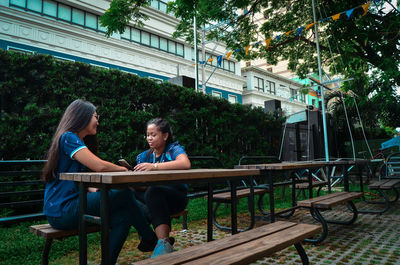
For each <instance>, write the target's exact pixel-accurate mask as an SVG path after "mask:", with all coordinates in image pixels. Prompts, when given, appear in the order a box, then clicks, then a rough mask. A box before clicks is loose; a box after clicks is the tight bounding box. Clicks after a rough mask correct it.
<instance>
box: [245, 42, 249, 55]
mask: <svg viewBox="0 0 400 265" xmlns="http://www.w3.org/2000/svg"><path fill="white" fill-rule="evenodd" d="M249 49H250V44H249V45H247V46H246V51H245V54H246V55H247V53H248V52H249Z"/></svg>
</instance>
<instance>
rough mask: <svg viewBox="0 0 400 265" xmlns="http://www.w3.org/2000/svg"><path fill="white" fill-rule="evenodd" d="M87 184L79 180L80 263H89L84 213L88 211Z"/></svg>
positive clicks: (84, 264) (81, 264)
mask: <svg viewBox="0 0 400 265" xmlns="http://www.w3.org/2000/svg"><path fill="white" fill-rule="evenodd" d="M86 193H87V191H86V186H85V185H84V183H83V182H79V264H80V265H86V264H87V235H86V232H87V224H86V221H85V219H84V215H85V214H86V211H87V198H86Z"/></svg>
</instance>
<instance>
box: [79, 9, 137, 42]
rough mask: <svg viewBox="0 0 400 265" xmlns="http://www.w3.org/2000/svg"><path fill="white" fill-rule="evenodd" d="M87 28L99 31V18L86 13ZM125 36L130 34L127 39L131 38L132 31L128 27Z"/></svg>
mask: <svg viewBox="0 0 400 265" xmlns="http://www.w3.org/2000/svg"><path fill="white" fill-rule="evenodd" d="M85 26H86V27H88V28H91V29H94V30H96V29H97V16H96V15H93V14H90V13H86V18H85ZM124 34H129V35H128V36H129V37H127V39H130V38H131V31H130V29H129V28H128V27H126V29H125V31H124V33H123V35H124Z"/></svg>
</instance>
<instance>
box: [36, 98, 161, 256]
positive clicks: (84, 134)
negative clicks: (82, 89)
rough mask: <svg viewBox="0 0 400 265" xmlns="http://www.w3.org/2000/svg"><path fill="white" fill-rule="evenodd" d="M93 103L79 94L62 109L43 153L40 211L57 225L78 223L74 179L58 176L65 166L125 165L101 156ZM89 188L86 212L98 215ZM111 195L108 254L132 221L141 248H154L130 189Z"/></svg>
mask: <svg viewBox="0 0 400 265" xmlns="http://www.w3.org/2000/svg"><path fill="white" fill-rule="evenodd" d="M98 120H99V116H98V114H97V112H96V107H95V106H94V105H93V104H92V103H90V102H87V101H84V100H81V99H77V100H75V101H74V102H72V103H71V104H70V105H69V106H68V107H67V109H66V110H65V112H64V114H63V116H62V118H61V121H60V123H59V125H58V127H57V130H56V132H55V134H54V137H53V141H52V143H51V146H50V149H49V151H48V153H47V163H46V165H45V167H44V169H43V173H42V178H43V180H44V181H45V182H46V188H45V194H44V206H43V212H44V214H45V215H46V216H47V220H48V221H49V223H50V225H51V226H52V227H54V228H56V229H61V230H67V229H76V228H78V223H79V199H78V188H77V186H76V185H75V183H74V182H73V181H68V180H60V178H59V176H60V173H63V172H72V173H73V172H85V171H95V172H102V171H127V169H126V168H125V167H121V166H118V165H115V164H113V163H110V162H107V161H104V160H102V159H100V158H99V157H98V156H97V155H96V154H97V149H98V143H97V136H96V134H97V126H98V124H99V121H98ZM95 191H96V190H95V189H92V188H89V193H87V212H88V213H89V214H91V215H96V216H100V192H95ZM109 198H110V227H111V232H110V258H111V263H112V264H114V263H115V262H116V261H117V258H118V255H119V252H120V251H121V249H122V246H123V244H124V242H125V240H126V237H127V235H128V232H129V229H130V227H131V226H134V227H135V228H136V230H137V231H138V233H139V234H140V236H141V238H142V241H141V242H140V244H139V246H138V248H139V249H140V250H141V251H152V250H153V249H154V246H155V245H156V243H157V237H156V236H155V234H154V231H153V230H152V229H151V227H150V225H149V224H148V222H147V220H146V218H145V217H144V215H143V213H142V211H141V210H140V208H139V207H138V204H137V202H136V199H135V197H134V195H133V194H132V192H131V191H130V190H129V189H124V190H111V191H109Z"/></svg>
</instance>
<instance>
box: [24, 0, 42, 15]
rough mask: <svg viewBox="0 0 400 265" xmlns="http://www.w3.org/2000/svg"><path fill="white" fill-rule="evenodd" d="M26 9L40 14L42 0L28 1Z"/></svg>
mask: <svg viewBox="0 0 400 265" xmlns="http://www.w3.org/2000/svg"><path fill="white" fill-rule="evenodd" d="M26 8H27V9H29V10H32V11H35V12H39V13H41V12H42V0H28V1H27V3H26Z"/></svg>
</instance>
